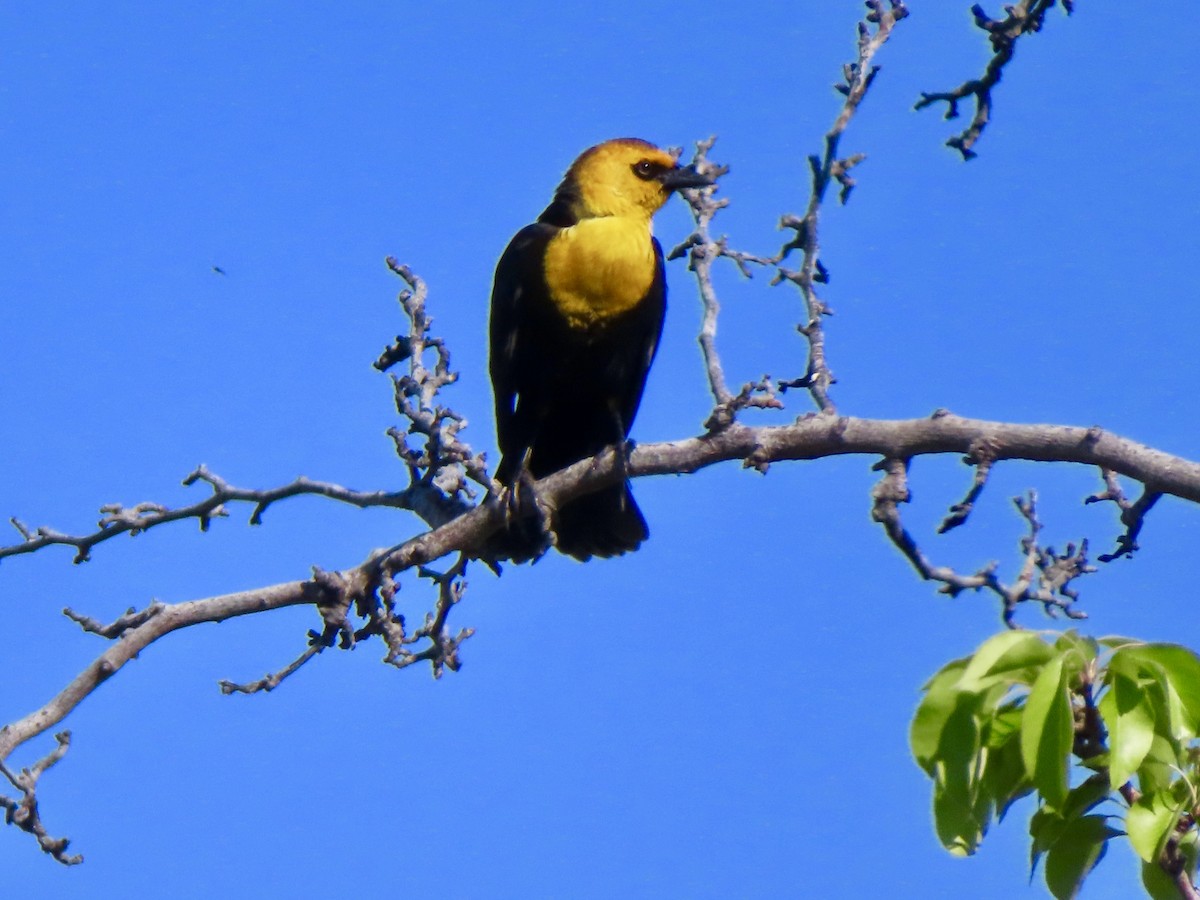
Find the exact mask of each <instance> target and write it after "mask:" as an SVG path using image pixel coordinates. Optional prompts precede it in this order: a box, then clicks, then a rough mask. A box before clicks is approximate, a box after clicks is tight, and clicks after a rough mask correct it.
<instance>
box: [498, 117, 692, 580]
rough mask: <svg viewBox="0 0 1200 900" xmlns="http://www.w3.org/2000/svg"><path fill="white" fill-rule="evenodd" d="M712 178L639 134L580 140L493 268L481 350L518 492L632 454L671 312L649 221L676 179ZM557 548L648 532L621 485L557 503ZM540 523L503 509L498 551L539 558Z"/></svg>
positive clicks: (626, 539)
mask: <svg viewBox="0 0 1200 900" xmlns="http://www.w3.org/2000/svg"><path fill="white" fill-rule="evenodd" d="M712 184H714V181H713V179H712V178H711V177H710V176H708V175H705V174H701V173H700V172H698V171H697V170H696V168H695V166H682V165H679V164H678V163H677V162H676V159H675V157H674V156H673V155H672V154H670V153H668V152H666V151H665V150H662V149H659V148H658V147H657V146H655V145H654V144H651V143H649V142H647V141H644V140H640V139H638V138H617V139H615V140H610V141H605V142H604V143H601V144H597V145H596V146H594V147H591V148H589V149H587V150H585V151H584V152H583V153H582V154H580V155H579V157H578V158H577V159H576V160H575V161H574V162H573V163H572V164H571V166H570V168H568V169H567V173H566V175H565V176H564V177H563V180H562V182H561V183H560V184H559V186H558V188H557V190H555V192H554V197H553V199H552V200H551V202H550V205H549V206H547V207H546V209H545V211H544V212H543V213H542V214H541V215H540V216H538V218H537V221H536V222H534V223H533V224H532V225H528V226H526V227H524V228H522V229H521V230H520V231H518V232H517V234H516V236H514V237H513V239H512V240H511V241H510V242H509V244H508V247H507V248H506V249H505V251H504V253H503V254H502V255H501V257H500V261H499V262H498V263H497V265H496V275H495V280H494V282H493V287H492V298H491V313H490V322H489V361H488V368H489V372H490V375H491V381H492V390H493V395H494V399H495V415H496V434H497V439H498V443H499V446H500V452H501V460H500V464H499V466H498V467H497V469H496V480H497V481H498V482H500V484H501V485H503V486H504V487H507V488H508V489H509V490H510V493H509V495H508V496H509V500H510V510H512V509H516V508H519V506H520V504H519V503H513V502H512V501H513V499H514V498H515V497H517V496H518V495H519V491H520V490H522V485H523V484H526V485H527V484H528V483H530V482H531V480H532V479H540V478H544V477H545V476H547V475H550V474H552V473H554V472H557V471H559V470H560V469H562V468H564V467H566V466H569V465H570V464H571V463H574V462H577V461H579V460H581V459H586V458H588V457H591V456H595V455H596V454H597V453H599V452H600V451H602V450H604V449H605V448H607V447H612V446H617V447H618V448H620V449H622V451H623V452H627V448H628V446H629V445H628V444H627V443H626V442H627V439H628V437H629V431H630V428H631V427H632V425H633V420H634V417H635V416H636V415H637V411H638V406H639V404H640V403H641V400H642V391H643V389H644V388H645V385H646V376H647V374H648V373H649V371H650V366H651V364H652V363H653V362H654V356H655V353H656V352H657V350H658V343H659V338H660V337H661V335H662V327H663V317H664V315H665V313H666V304H667V286H666V281H665V278H664V272H663V252H662V246H661V245H660V244H659V242H658V240H657V239H656V238H655V237H654V234H653V230H652V227H651V219H652V218H653V216H654V214H655V213H656V212H658V210H659V209H661V208H662V206H663V205H664V204H665V203H666V202H667V200H668V199H669V198H670V196H671V194H672V193H673V192H674V191H676V190H679V189H681V188H699V187H706V186H710V185H712ZM548 524H549V526H550V528H552V530H553V532H554V537H555V542H554V543H555V546H556V548H557V549H558V550H559V551H560V552H562V553H565V554H567V555H568V556H572V557H574V558H575V559H578V560H580V561H586V560H588V559H590V558H591V557H601V558H607V557H613V556H619V555H621V554H623V553H627V552H629V551H632V550H636V549H637V548H638V546H640V545H641V543H642V541H644V540H646V538H647V537H648V536H649V529H648V527H647V525H646V520H645V517H644V516H643V515H642V512H641V510H640V509H639V508H638V505H637V503H636V502H635V501H634V499H633V494H632V492H631V491H630V487H629V482H628V479H626V480H625V481H624V482H623V483H620V484H616V485H613V486H610V487H606V488H602V489H600V490H598V491H595V492H594V493H590V494H585V495H584V496H582V497H578V498H576V499H574V500H572V501H570V502H568V503H566V504H563V506H562V508H560V509H558V510H556V511H554V514H553V516H552V518H551V521H550V522H549V523H548ZM544 542H545V536H544V535H543V532H542V528H541V527H538V526H537V525H536V524H535V523H534V522H532V521H531V520H528V519H527V520H525V521H521V520H520V519H517V518H516V517H515V516H514V515H511V514H510V516H509V520H508V521H507V523H506V527H505V530H504V531H503V532H501V533H500V535H499V545H500V546H501V547H503V552H504V555H507V556H509V557H510V558H511V559H513V560H514V561H516V562H522V561H525V560H528V559H531V558H537V557H538V556H540V555H541V552H542V547H543V545H544Z"/></svg>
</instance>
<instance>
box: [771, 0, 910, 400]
mask: <svg viewBox="0 0 1200 900" xmlns="http://www.w3.org/2000/svg"><path fill="white" fill-rule="evenodd" d="M889 3H890V5H888V6H885V5H884V2H883V0H868V2H867V3H866V6H867V9H868V13H867V17H866V19H867V20H866V22H860V23H859V25H858V55H857V59H856V60H855V61H854V62H852V63H848V64H847V65H846V66H845V67H844V68H843V75H844V77H845V81H844V82H842V83H840V84H837V85H835V88H836V89H837V90H838V92H839V93H841V94H842V95H844V96H845V98H846V99H845V101H844V102H843V104H842V108H841V111H840V112H839V113H838V116H837V118H836V119H835V120H834V123H833V127H832V128H830V129H829V131H828V132H826V134H825V152H824V154H823V155H822V156H816V155H812V156H810V157H809V158H808V163H809V168H810V169H811V172H812V186H811V192H810V194H809V198H808V207H807V208H806V209H805V212H804V215H803V216H795V215H785V216H784V217H783V218H782V219H781V220H780V223H779V227H780V228H790V229H792V230H793V231H794V232H795V233H794V234H793V236H792V238H791V239H790V240H789V241H787V242H786V243H785V244H784V245H783V247H782V249H781V250H780V251H779V254H778V256H777V257H776V259H777V260H778V261H779V262H780V263H782V262H783V261H784V260H785V259H787V257H788V255H789V254H790V253H791V252H792V250H800V251H801V253H802V254H803V261H802V262H801V264H800V268H799V269H798V270H794V271H793V270H790V269H787V268H784V267H783V266H782V265H780V266H779V269H778V272H777V274H776V275H775V278H774V279H773V280H772V282H771V283H772V284H779V283H780V282H782V281H790V282H792V283H793V284H795V285H796V286H797V287H798V288H799V289H800V295H801V297H802V298H803V299H804V306H805V314H806V321H805V322H804V323H802V324H800V325H798V326H797V331H799V332H800V334H802V335H804V338H805V339H806V340H807V342H808V364H807V367H806V369H805V373H804V375H802V376H801V377H800V378H794V379H791V380H788V381H782V382H780V384H779V388H780V390H781V391H786V390H788V389H789V388H805V389H807V390H808V392H809V394H810V395H811V396H812V398H813V402H814V403H815V404H816V406H817V409H818V410H820V411H821V412H825V413H834V412H836V407H835V406H834V403H833V399H832V398H831V397H830V396H829V388H830V386H831V385H833V384H834V383H835V381H836V380H837V379H836V378H835V377H834V375H833V372H832V371H831V370H830V368H829V364H828V362H827V360H826V358H825V331H824V327H823V325H822V323H821V320H822V318H823V317H824V316H828V315H832V314H833V311H832V310H831V309H830V308H829V307H828V306H827V305H826V304H825V303H824V301H822V300H821V298H820V297H818V296H817V292H816V288H815V285H816V284H818V283H821V284H823V283H825V282H827V281H828V272H827V271H826V269H825V267H824V265H822V263H821V260H820V240H819V227H818V226H819V216H820V210H821V205H822V204H823V203H824V201H825V193H826V191H828V189H829V186H830V185H831V184H833V183H837V184H839V185H840V186H841V192H840V199H841V202H842V203H845V202H846V200H847V199H848V198H849V196H850V191H851V189H852V188H853V187H854V180H853V179H852V178H850V175H849V173H850V170H851V169H852V168H854V167H855V166H857V165H858V164H859V163H861V162H862V161H863V160H864V159H865V158H866V157H865V155H863V154H861V153H857V154H854V155H853V156H849V157H840V156H838V144H839V142H840V141H841V137H842V134H843V133H844V132H845V130H846V126H848V125H849V124H850V120H851V118H853V116H854V114H855V112H857V110H858V107H859V104H861V103H862V101H863V98H864V97H866V95H867V91H868V89H870V87H871V83H872V82H873V81H874V80H875V76H876V74H878V72H879V67H878V66H875V65H872V64H871V62H872V60H873V59H874V57H875V54H876V53H877V52H878V51H879V49H880V48H881V47H882V46H883V45H884V43H886V41H887V39H888V38H889V37H891V34H892V29H894V28H895V27H896V23H897V22H899V21H900V20H901V19H903V18H904V17H906V16H907V15H908V9H907V8H906V7H905V6H904V4H903V3H902V2H900V0H889ZM868 23H870V25H874V26H875V28H874V31H872V30H871V27H870V25H869V24H868Z"/></svg>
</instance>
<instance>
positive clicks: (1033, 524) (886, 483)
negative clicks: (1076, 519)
mask: <svg viewBox="0 0 1200 900" xmlns="http://www.w3.org/2000/svg"><path fill="white" fill-rule="evenodd" d="M875 468H876V469H877V470H881V471H883V472H884V473H885V474H884V477H883V478H882V479H881V480H880V482H879V483H878V484H876V486H875V488H874V489H873V490H872V492H871V496H872V498H873V500H874V506H873V508H872V511H871V516H872V518H873V519H874V520H875V521H876V522H878V523H880V524H881V525H883V527H884V531H885V532H886V534H887V536H888V539H889V540H890V541H891V542H892V543H893V544H895V545H896V547H897V548H898V549H899V550H900V552H901V553H903V554H904V555H905V557H907V558H908V561H909V562H910V563H912V566H913V568H915V569H916V570H917V573H918V574H919V575H920V576H921V577H922V578H924V579H925V580H926V581H938V582H941V583H942V588H941V592H942V593H944V594H949V595H950V596H951V597H955V596H957V595H958V594H960V593H962V592H963V591H965V590H976V591H977V590H981V589H986V590H988V591H991V592H992V593H993V594H995V595H996V596H997V597H999V598H1000V600H1001V601H1002V603H1003V613H1002V615H1003V618H1004V623H1005V624H1006V625H1007V626H1008V627H1009V628H1013V627H1016V626H1015V623H1014V618H1013V617H1014V615H1015V613H1016V610H1017V606H1018V605H1019V604H1021V603H1025V602H1027V601H1031V600H1032V601H1035V602H1038V603H1041V604H1042V607H1043V608H1044V609H1045V611H1046V613H1047V615H1049V616H1051V617H1054V616H1055V615H1056V614H1057V613H1058V612H1060V611H1061V612H1062V613H1063V614H1065V615H1066V616H1067V617H1068V618H1071V619H1084V618H1087V615H1086V614H1085V613H1082V612H1079V611H1077V610H1075V609H1073V608H1072V607H1071V603H1072V602H1074V601H1075V600H1076V599H1077V597H1078V595H1077V594H1076V592H1075V591H1074V589H1073V588H1072V587H1071V582H1072V581H1073V580H1074V579H1075V578H1078V577H1079V576H1080V575H1086V574H1089V573H1091V572H1095V571H1096V569H1095V567H1094V566H1091V565H1089V564H1088V561H1087V541H1086V540H1084V541H1083V542H1082V543H1081V544H1080V546H1079V549H1078V551H1076V549H1075V545H1074V544H1068V545H1067V550H1066V552H1065V553H1064V554H1062V555H1058V554H1056V553H1055V552H1054V548H1052V547H1047V548H1043V547H1042V546H1041V545H1040V544H1039V543H1038V541H1037V535H1038V532H1040V531H1041V529H1042V525H1041V522H1039V521H1038V518H1037V513H1036V497H1035V495H1034V494H1033V492H1030V493H1029V495H1028V496H1027V497H1015V498H1013V502H1014V503H1015V504H1016V506H1017V509H1018V511H1019V512H1020V513H1021V515H1022V516H1023V517H1024V518H1025V521H1026V522H1027V523H1028V525H1029V534H1028V535H1026V536H1025V537H1023V538H1022V539H1021V551H1022V553H1023V554H1024V564H1023V565H1022V567H1021V571H1020V573H1019V574H1018V576H1017V579H1016V581H1015V582H1013V584H1011V585H1006V584H1004V583H1003V582H1002V581H1001V580H1000V578H999V576H998V575H997V570H998V568H999V565H998V564H997V563H995V562H991V563H989V564H987V565H986V566H984V567H983V568H981V569H979V570H978V571H977V572H975V573H973V574H971V575H964V574H962V573H960V572H957V571H955V570H954V569H953V568H951V567H949V566H936V565H934V564H933V563H932V562H930V560H929V558H928V557H927V556H926V555H925V554H924V552H922V550H921V548H920V546H919V545H918V544H917V542H916V540H915V539H914V538H913V536H912V534H911V533H910V532H909V531H908V529H907V528H905V527H904V524H903V522H902V521H901V516H900V504H902V503H907V502H908V501H909V499H910V494H909V490H908V460H907V459H897V458H889V459H885V460H883V461H882V462H880V463H878V464H877V465H876V466H875Z"/></svg>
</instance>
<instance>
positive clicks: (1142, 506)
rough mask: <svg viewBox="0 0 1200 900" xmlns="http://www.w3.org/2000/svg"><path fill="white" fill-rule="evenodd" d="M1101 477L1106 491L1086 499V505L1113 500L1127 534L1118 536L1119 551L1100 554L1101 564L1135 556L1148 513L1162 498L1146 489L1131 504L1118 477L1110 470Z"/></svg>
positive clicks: (1105, 470) (1102, 471) (1155, 492)
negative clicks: (1119, 511)
mask: <svg viewBox="0 0 1200 900" xmlns="http://www.w3.org/2000/svg"><path fill="white" fill-rule="evenodd" d="M1100 474H1101V476H1102V477H1103V478H1104V484H1105V490H1104V491H1102V492H1101V493H1098V494H1092V495H1091V496H1090V497H1088V498H1087V499H1085V500H1084V501H1083V502H1084V503H1099V502H1100V501H1102V500H1111V501H1112V502H1113V503H1115V504H1117V506H1118V508H1120V510H1121V524H1122V525H1124V526H1125V533H1124V534H1121V535H1118V536H1117V549H1116V550H1114V551H1113V552H1112V553H1102V554H1100V562H1111V561H1112V560H1114V559H1120V558H1121V557H1122V556H1133V554H1134V551H1136V550H1137V549H1138V543H1137V538H1138V535H1139V534H1141V533H1142V525H1144V524H1145V521H1146V513H1148V512H1150V510H1152V509H1153V508H1154V504H1155V503H1157V502H1158V498H1159V497H1161V496H1162V494H1161V492H1159V491H1155V490H1152V489H1151V488H1149V487H1145V488H1144V489H1143V491H1142V496H1140V497H1138V499H1137V500H1136V501H1135V502H1133V503H1130V502H1129V500H1128V499H1127V498H1126V496H1125V493H1124V491H1122V490H1121V485H1120V483H1119V482H1118V481H1117V475H1116V473H1115V472H1112V471H1110V470H1108V469H1102V470H1101V473H1100Z"/></svg>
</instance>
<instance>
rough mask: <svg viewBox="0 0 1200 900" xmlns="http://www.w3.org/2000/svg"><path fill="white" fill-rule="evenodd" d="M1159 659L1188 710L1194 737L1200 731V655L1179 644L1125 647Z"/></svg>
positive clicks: (1191, 732) (1145, 656)
mask: <svg viewBox="0 0 1200 900" xmlns="http://www.w3.org/2000/svg"><path fill="white" fill-rule="evenodd" d="M1123 652H1126V653H1131V654H1134V655H1135V656H1137V657H1139V658H1141V659H1146V660H1149V661H1152V662H1154V663H1157V664H1158V665H1159V666H1161V667H1162V669H1163V671H1164V672H1165V673H1166V676H1167V680H1168V681H1169V682H1170V684H1171V687H1172V688H1174V690H1175V693H1176V694H1178V695H1179V699H1180V700H1181V701H1182V703H1183V707H1184V709H1185V710H1186V711H1187V718H1188V727H1189V730H1190V735H1189V736H1190V737H1195V736H1196V734H1197V733H1198V732H1200V657H1198V656H1196V654H1195V653H1193V652H1192V651H1191V650H1189V649H1188V648H1187V647H1181V646H1179V645H1178V644H1143V645H1142V646H1140V647H1136V648H1130V649H1129V650H1126V651H1123Z"/></svg>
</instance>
